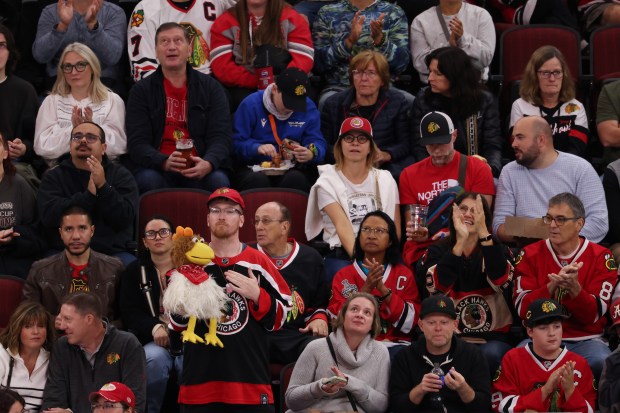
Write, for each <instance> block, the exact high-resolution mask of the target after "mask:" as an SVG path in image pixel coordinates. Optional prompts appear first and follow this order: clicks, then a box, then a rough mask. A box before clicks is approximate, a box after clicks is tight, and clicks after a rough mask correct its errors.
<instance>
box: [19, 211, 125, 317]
mask: <svg viewBox="0 0 620 413" xmlns="http://www.w3.org/2000/svg"><path fill="white" fill-rule="evenodd" d="M61 215H62V218H61V220H60V226H59V228H58V232H60V236H61V238H62V242H63V244H64V245H65V250H64V251H62V252H60V253H58V254H55V255H52V256H51V257H47V258H44V259H42V260H39V261H36V262H35V263H34V264H32V267H31V268H30V273H29V274H28V279H27V280H26V285H25V286H24V299H26V300H33V301H37V302H40V303H41V304H42V305H43V306H44V307H45V309H46V310H47V311H49V312H50V314H54V315H57V314H59V312H60V307H61V303H62V301H63V299H64V298H65V297H66V296H67V295H69V294H71V293H74V292H78V291H90V292H92V293H93V294H94V295H96V296H97V298H98V299H99V301H100V302H101V305H102V309H103V315H104V316H106V317H107V318H108V319H109V320H116V319H117V318H118V312H117V310H116V308H115V297H116V290H117V285H118V280H119V275H120V273H121V270H122V269H123V265H122V264H121V262H120V261H119V260H118V259H117V258H114V257H110V256H108V255H104V254H100V253H98V252H95V251H93V250H91V248H90V242H91V239H92V237H93V234H94V232H95V226H94V225H93V223H92V220H91V217H90V215H89V214H88V212H86V211H85V210H84V209H82V208H80V207H78V206H71V207H69V208H68V209H67V210H66V211H64V212H63V213H62V214H61ZM59 322H60V320H59V319H57V320H56V324H57V327H60V325H59Z"/></svg>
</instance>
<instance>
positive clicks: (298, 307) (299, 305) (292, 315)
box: [286, 287, 306, 323]
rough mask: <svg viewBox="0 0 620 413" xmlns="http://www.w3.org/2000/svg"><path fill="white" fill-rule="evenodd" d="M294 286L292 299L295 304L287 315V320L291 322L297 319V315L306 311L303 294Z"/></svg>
mask: <svg viewBox="0 0 620 413" xmlns="http://www.w3.org/2000/svg"><path fill="white" fill-rule="evenodd" d="M292 288H293V294H291V301H292V302H293V306H292V307H291V311H289V312H288V315H287V316H286V322H287V323H288V322H290V321H293V320H296V319H297V316H299V315H300V314H303V313H304V311H305V309H306V308H305V305H304V300H303V298H301V295H299V294H298V293H297V291H295V290H294V288H295V287H292Z"/></svg>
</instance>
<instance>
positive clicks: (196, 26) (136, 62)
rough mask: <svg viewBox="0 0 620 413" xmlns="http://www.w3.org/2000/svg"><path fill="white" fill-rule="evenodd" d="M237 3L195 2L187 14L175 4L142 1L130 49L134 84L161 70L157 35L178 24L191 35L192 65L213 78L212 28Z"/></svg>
mask: <svg viewBox="0 0 620 413" xmlns="http://www.w3.org/2000/svg"><path fill="white" fill-rule="evenodd" d="M235 3H236V1H235V0H193V3H192V4H191V6H190V7H189V8H188V9H187V10H184V9H182V8H180V7H177V6H175V4H174V2H173V1H171V0H142V1H141V2H140V3H138V4H137V5H136V7H135V8H134V10H133V13H132V14H131V18H130V19H129V28H128V29H127V49H128V50H129V62H130V65H131V75H132V76H133V79H134V81H136V82H137V81H138V80H140V79H143V78H145V77H147V76H148V75H150V74H151V73H153V71H154V70H155V69H157V67H158V66H159V63H158V62H157V58H156V56H155V32H156V31H157V28H158V27H159V26H160V25H161V24H162V23H167V22H176V23H179V24H180V25H182V26H183V27H185V29H186V30H187V31H188V32H189V35H190V45H191V48H192V54H191V56H190V57H189V63H190V64H191V65H192V67H194V68H195V69H197V70H199V71H201V72H203V73H205V74H209V73H211V67H210V63H209V54H210V50H209V44H210V42H211V26H212V25H213V22H214V21H215V19H216V18H218V17H219V16H220V15H221V14H222V13H224V12H225V11H226V10H227V9H228V8H230V7H232V6H233V5H234V4H235Z"/></svg>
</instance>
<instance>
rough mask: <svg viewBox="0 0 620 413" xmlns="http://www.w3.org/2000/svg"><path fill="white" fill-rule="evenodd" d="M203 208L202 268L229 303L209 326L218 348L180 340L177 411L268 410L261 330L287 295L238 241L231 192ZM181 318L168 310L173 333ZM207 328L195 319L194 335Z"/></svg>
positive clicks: (236, 206)
mask: <svg viewBox="0 0 620 413" xmlns="http://www.w3.org/2000/svg"><path fill="white" fill-rule="evenodd" d="M207 207H208V208H209V212H208V215H207V223H208V225H209V229H210V230H211V243H210V246H211V248H212V249H213V252H214V253H215V257H214V258H213V260H212V261H211V262H210V263H209V264H207V266H206V267H205V271H206V272H207V273H208V276H209V277H211V278H212V279H213V280H215V281H216V282H217V283H218V285H220V287H222V288H226V293H227V294H228V297H229V301H228V303H227V309H226V311H225V313H224V314H223V316H222V317H221V318H220V320H219V322H218V325H217V334H218V337H219V338H220V340H221V341H222V344H223V348H220V347H217V346H211V345H205V344H202V343H195V344H194V343H192V342H187V343H185V346H184V349H183V373H182V375H181V380H180V390H179V404H180V406H181V413H193V412H200V413H205V412H208V413H213V412H222V413H235V412H252V413H263V412H264V413H271V412H273V394H272V391H271V380H270V374H269V368H268V365H269V336H268V335H267V331H276V330H278V329H279V328H281V327H282V325H283V324H284V322H285V321H286V318H287V315H288V312H289V309H290V307H291V292H290V290H289V288H288V286H287V285H286V282H285V281H284V279H283V278H282V276H281V275H280V273H279V272H278V270H277V269H276V268H275V266H274V265H273V264H272V263H271V262H270V261H269V259H268V258H267V257H266V256H265V255H263V254H262V253H260V252H259V251H257V250H255V249H254V248H252V247H249V246H247V245H245V244H244V243H242V242H241V241H239V229H240V228H241V227H242V226H243V224H244V220H245V219H244V216H243V210H244V209H245V203H244V202H243V198H242V197H241V195H240V194H239V192H237V191H235V190H234V189H229V188H219V189H217V190H215V191H214V192H213V193H212V194H211V196H210V197H209V200H208V202H207ZM188 320H189V319H187V318H183V317H181V316H179V315H176V314H171V315H170V323H171V325H172V327H173V328H174V329H175V330H177V331H181V330H184V329H186V328H187V325H188ZM207 329H208V327H207V322H206V321H205V320H199V321H197V322H196V326H195V329H194V332H195V333H196V334H197V335H199V336H200V335H202V336H204V334H205V333H206V332H207ZM223 389H225V390H223Z"/></svg>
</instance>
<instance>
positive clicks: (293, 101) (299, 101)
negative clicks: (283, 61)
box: [276, 67, 308, 112]
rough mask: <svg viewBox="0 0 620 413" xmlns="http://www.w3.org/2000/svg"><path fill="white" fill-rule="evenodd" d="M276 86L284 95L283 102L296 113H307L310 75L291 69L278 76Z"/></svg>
mask: <svg viewBox="0 0 620 413" xmlns="http://www.w3.org/2000/svg"><path fill="white" fill-rule="evenodd" d="M276 85H277V86H278V90H279V91H280V93H282V102H283V103H284V106H286V108H287V109H290V110H292V111H294V112H305V111H306V96H307V86H308V75H306V72H304V71H303V70H301V69H298V68H296V67H289V68H287V69H285V70H284V71H282V72H281V73H280V74H279V75H278V76H276Z"/></svg>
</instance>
